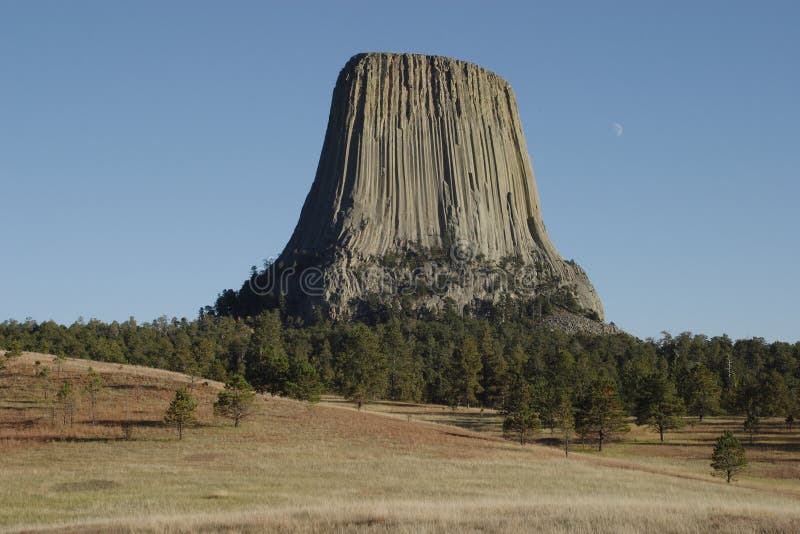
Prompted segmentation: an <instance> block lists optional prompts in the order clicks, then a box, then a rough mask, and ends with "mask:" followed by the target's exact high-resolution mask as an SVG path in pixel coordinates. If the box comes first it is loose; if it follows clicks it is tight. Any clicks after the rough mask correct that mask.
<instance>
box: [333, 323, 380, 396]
mask: <svg viewBox="0 0 800 534" xmlns="http://www.w3.org/2000/svg"><path fill="white" fill-rule="evenodd" d="M337 377H338V382H339V384H340V390H341V392H342V394H343V395H344V396H345V398H347V399H349V400H352V401H354V402H355V403H357V405H358V409H359V410H360V409H361V407H362V406H363V404H364V403H365V402H369V401H371V400H373V399H375V398H377V397H381V396H383V395H385V393H386V389H387V381H388V371H387V366H386V357H385V355H384V354H383V352H382V351H381V347H380V340H379V338H378V336H377V335H376V334H375V333H374V332H373V331H372V330H370V328H369V327H368V326H367V325H365V324H363V323H356V324H354V325H353V326H352V327H351V328H350V329H349V330H348V331H347V332H346V333H345V335H344V339H343V341H342V344H341V349H340V352H339V354H338V357H337Z"/></svg>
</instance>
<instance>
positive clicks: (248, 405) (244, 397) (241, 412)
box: [214, 374, 256, 427]
mask: <svg viewBox="0 0 800 534" xmlns="http://www.w3.org/2000/svg"><path fill="white" fill-rule="evenodd" d="M255 396H256V395H255V392H254V391H253V387H252V386H251V385H250V384H249V383H248V382H247V380H245V378H244V377H243V376H242V375H238V374H234V375H233V376H231V377H230V379H229V380H228V381H227V382H226V383H225V389H223V390H222V391H220V392H219V395H218V396H217V402H215V403H214V413H216V414H217V415H221V416H223V417H227V418H228V419H231V420H232V421H233V426H234V427H238V426H239V422H240V421H241V420H242V419H245V418H246V417H248V416H250V415H251V414H252V411H253V401H254V400H255Z"/></svg>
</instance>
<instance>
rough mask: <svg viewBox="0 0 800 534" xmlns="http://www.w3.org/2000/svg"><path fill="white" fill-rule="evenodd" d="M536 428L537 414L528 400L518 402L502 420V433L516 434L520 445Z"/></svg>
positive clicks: (537, 422) (537, 426) (537, 424)
mask: <svg viewBox="0 0 800 534" xmlns="http://www.w3.org/2000/svg"><path fill="white" fill-rule="evenodd" d="M537 428H539V416H538V415H537V414H536V410H535V409H534V407H533V405H532V404H531V403H530V402H523V403H521V404H519V405H518V406H517V407H516V408H515V409H514V410H513V411H512V412H510V413H509V414H508V415H506V417H505V419H504V420H503V433H505V434H512V433H515V434H517V435H518V436H519V443H520V445H525V442H526V440H527V439H528V437H529V434H531V433H532V432H534V431H535V430H536V429H537Z"/></svg>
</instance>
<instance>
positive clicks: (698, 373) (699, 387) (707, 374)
mask: <svg viewBox="0 0 800 534" xmlns="http://www.w3.org/2000/svg"><path fill="white" fill-rule="evenodd" d="M687 389H688V397H689V411H690V413H691V414H692V415H696V416H697V417H698V419H699V420H700V421H702V420H703V417H705V416H706V415H709V414H714V413H716V412H718V411H719V409H720V407H719V401H720V396H721V394H722V388H720V386H719V384H718V383H717V379H716V377H715V376H714V373H712V372H711V371H709V370H708V368H707V367H706V366H705V365H703V364H702V363H700V364H697V365H695V366H694V368H693V369H692V370H691V372H690V374H689V383H688V388H687Z"/></svg>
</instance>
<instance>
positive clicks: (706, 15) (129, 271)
mask: <svg viewBox="0 0 800 534" xmlns="http://www.w3.org/2000/svg"><path fill="white" fill-rule="evenodd" d="M333 4H339V2H336V3H334V2H325V3H320V4H312V3H303V4H302V5H300V3H299V2H298V3H296V4H295V3H294V2H280V3H275V4H274V5H271V4H269V3H267V2H240V1H232V2H222V1H219V2H198V1H192V2H169V1H140V2H122V1H105V0H102V1H96V2H85V1H70V2H62V1H51V2H42V1H22V0H18V1H11V0H5V1H0V195H1V196H0V198H1V199H2V202H0V228H2V241H1V242H0V320H2V319H5V318H15V319H18V320H22V319H24V318H26V317H28V316H30V317H33V318H34V319H37V320H46V319H54V320H56V321H59V322H65V323H70V322H72V321H74V320H75V319H77V318H78V317H79V316H83V317H85V318H90V317H97V318H99V319H102V320H113V319H127V318H128V317H129V316H130V315H134V316H136V317H137V319H139V320H150V319H153V318H155V317H157V316H160V315H162V314H166V315H169V316H173V315H175V316H187V317H189V318H193V317H194V316H196V313H197V309H198V308H199V307H200V306H202V305H205V304H210V303H212V302H213V301H214V298H215V296H216V294H217V293H218V292H219V291H220V290H222V289H224V288H228V287H238V286H239V285H240V284H241V282H242V281H243V280H244V279H245V277H246V276H247V274H248V269H249V267H250V265H254V264H260V263H261V261H262V260H263V259H264V258H266V257H268V256H271V255H273V254H275V253H277V252H280V250H281V249H282V247H283V245H284V244H285V242H286V241H287V239H288V238H289V236H290V233H291V231H292V229H293V228H294V225H295V223H296V222H297V218H298V215H299V212H300V207H301V205H302V203H303V200H304V198H305V195H306V193H307V192H308V189H309V187H310V185H311V182H312V180H313V177H314V171H315V169H316V165H317V160H318V157H319V151H320V149H321V147H322V139H323V134H324V129H325V126H326V121H327V117H328V108H329V104H330V96H331V91H332V89H333V84H334V82H335V79H336V75H337V74H338V72H339V69H340V68H341V67H342V65H343V64H344V63H345V61H346V60H347V59H348V58H349V57H350V56H351V55H353V54H355V53H357V52H362V51H397V52H399V51H410V52H422V53H432V54H443V55H448V56H454V57H457V58H460V59H465V60H469V61H473V62H476V63H478V64H480V65H482V66H484V67H486V68H488V69H490V70H493V71H495V72H497V73H498V74H500V75H502V76H503V77H505V78H506V79H507V80H508V81H509V82H510V83H511V85H512V86H513V87H514V89H515V91H516V93H517V99H518V102H519V105H520V112H521V117H522V123H523V127H524V129H525V133H526V137H527V141H528V148H529V150H530V151H531V155H532V158H533V163H534V170H535V172H536V176H537V180H538V186H539V192H540V195H541V199H542V208H543V211H544V219H545V222H546V223H547V227H548V229H549V232H550V235H551V237H552V238H553V241H554V242H555V244H556V246H557V247H558V248H559V250H560V251H561V253H562V254H563V255H564V257H566V258H574V259H575V260H577V261H578V262H579V263H580V264H581V265H583V266H584V268H585V269H586V270H587V272H588V273H589V276H590V278H591V280H592V281H593V282H594V284H595V287H596V288H597V290H598V291H599V293H600V296H601V298H602V300H603V303H604V305H605V308H606V312H607V318H608V319H609V320H611V321H615V322H616V323H617V324H618V325H620V326H622V327H623V328H625V329H627V330H628V331H630V332H632V333H634V334H636V335H639V336H641V337H646V336H658V335H659V332H661V331H662V330H669V331H671V332H673V333H678V332H681V331H684V330H691V331H694V332H700V333H706V334H708V335H717V334H721V333H728V334H729V335H731V336H733V337H745V336H755V335H758V336H763V337H766V338H767V339H770V340H771V339H784V340H791V341H794V340H797V339H798V338H800V284H798V279H797V277H798V274H800V268H799V266H800V246H798V245H800V238H798V230H800V210H798V198H800V180H799V179H798V178H800V176H798V174H799V173H800V143H798V141H799V140H800V134H799V133H798V127H800V104H798V95H800V68H799V67H800V64H798V53H799V52H800V32H798V31H797V24H798V21H800V8H798V7H797V6H798V4H797V3H796V2H782V3H781V2H755V1H753V2H747V3H737V2H729V1H720V2H630V3H623V2H605V3H604V2H587V3H585V4H579V3H573V2H548V3H531V5H529V3H519V4H516V5H515V4H497V5H494V4H493V5H492V7H489V8H487V7H485V6H487V5H488V4H487V3H486V2H435V1H430V0H428V1H425V2H411V1H398V2H391V3H389V2H385V3H384V2H372V1H370V2H366V1H365V2H352V3H345V2H342V3H341V5H333ZM599 4H605V5H603V6H601V5H599ZM613 123H618V124H620V125H622V128H623V130H622V132H623V133H622V135H621V136H618V135H617V132H615V129H614V128H613V126H612V124H613Z"/></svg>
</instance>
